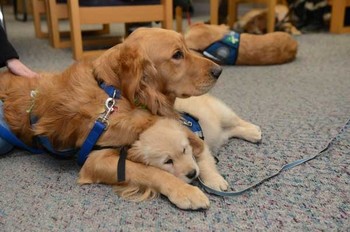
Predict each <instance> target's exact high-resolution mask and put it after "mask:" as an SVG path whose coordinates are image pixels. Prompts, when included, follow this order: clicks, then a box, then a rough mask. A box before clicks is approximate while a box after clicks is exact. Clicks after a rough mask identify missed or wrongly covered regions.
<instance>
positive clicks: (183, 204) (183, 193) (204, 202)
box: [168, 184, 209, 210]
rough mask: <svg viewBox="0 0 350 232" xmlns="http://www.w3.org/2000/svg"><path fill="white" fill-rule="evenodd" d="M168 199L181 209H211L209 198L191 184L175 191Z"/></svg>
mask: <svg viewBox="0 0 350 232" xmlns="http://www.w3.org/2000/svg"><path fill="white" fill-rule="evenodd" d="M168 198H169V200H170V201H171V202H172V203H174V204H175V205H176V206H177V207H179V208H181V209H194V210H196V209H207V208H209V199H208V197H207V196H206V195H205V194H204V193H203V192H202V191H201V190H200V189H199V188H197V187H195V186H192V185H189V184H185V185H183V186H182V187H178V188H176V189H173V190H172V191H171V193H170V195H169V197H168Z"/></svg>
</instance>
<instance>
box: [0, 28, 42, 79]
mask: <svg viewBox="0 0 350 232" xmlns="http://www.w3.org/2000/svg"><path fill="white" fill-rule="evenodd" d="M5 66H7V68H8V69H9V70H10V72H12V73H13V74H16V75H18V76H25V77H36V76H37V75H38V74H37V73H35V72H33V71H32V70H30V69H29V68H28V67H27V66H25V65H24V64H23V63H22V62H21V61H20V60H19V56H18V54H17V51H16V50H15V48H14V47H13V46H12V44H11V43H10V42H9V41H8V39H7V36H6V33H5V31H4V29H3V28H2V26H0V67H5Z"/></svg>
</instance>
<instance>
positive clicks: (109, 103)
mask: <svg viewBox="0 0 350 232" xmlns="http://www.w3.org/2000/svg"><path fill="white" fill-rule="evenodd" d="M115 103H116V102H115V99H114V98H112V97H109V98H107V100H106V102H105V109H106V110H105V112H104V113H103V114H102V115H101V116H100V117H99V118H98V119H97V120H98V121H100V122H102V123H103V124H105V130H107V128H108V126H109V123H108V117H109V115H110V114H111V113H113V112H114V107H115Z"/></svg>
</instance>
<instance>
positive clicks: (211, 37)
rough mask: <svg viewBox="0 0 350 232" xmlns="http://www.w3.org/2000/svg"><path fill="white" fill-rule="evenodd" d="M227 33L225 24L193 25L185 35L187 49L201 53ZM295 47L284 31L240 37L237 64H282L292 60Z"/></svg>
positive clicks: (295, 50)
mask: <svg viewBox="0 0 350 232" xmlns="http://www.w3.org/2000/svg"><path fill="white" fill-rule="evenodd" d="M228 32H229V28H228V26H226V25H208V24H204V23H196V24H193V25H192V26H191V27H190V28H189V30H188V32H187V33H186V34H185V40H186V44H187V46H188V47H189V48H190V49H194V50H197V51H203V50H204V49H205V48H207V47H208V46H209V45H210V44H212V43H214V42H215V41H218V40H220V39H221V38H223V37H224V36H225V35H226V34H227V33H228ZM297 48H298V44H297V42H296V41H295V40H294V39H293V38H292V36H291V35H289V34H288V33H286V32H273V33H268V34H265V35H252V34H248V33H243V34H241V40H240V45H239V50H238V57H237V61H236V64H237V65H271V64H283V63H286V62H290V61H292V60H294V59H295V57H296V54H297Z"/></svg>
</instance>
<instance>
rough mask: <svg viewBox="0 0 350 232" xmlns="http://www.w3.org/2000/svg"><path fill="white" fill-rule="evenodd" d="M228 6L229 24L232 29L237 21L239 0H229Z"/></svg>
mask: <svg viewBox="0 0 350 232" xmlns="http://www.w3.org/2000/svg"><path fill="white" fill-rule="evenodd" d="M227 8H228V9H227V24H228V26H229V27H230V28H231V29H232V28H233V25H234V23H235V22H236V21H237V10H238V3H237V0H228V4H227Z"/></svg>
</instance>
